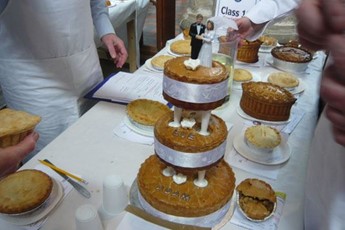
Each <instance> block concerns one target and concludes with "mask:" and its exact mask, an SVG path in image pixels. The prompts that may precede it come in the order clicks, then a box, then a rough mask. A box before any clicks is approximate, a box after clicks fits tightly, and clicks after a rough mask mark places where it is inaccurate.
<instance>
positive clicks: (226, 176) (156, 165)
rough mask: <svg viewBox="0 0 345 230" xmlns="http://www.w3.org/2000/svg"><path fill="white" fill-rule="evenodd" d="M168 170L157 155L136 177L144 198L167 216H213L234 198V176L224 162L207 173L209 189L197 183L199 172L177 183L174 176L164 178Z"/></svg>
mask: <svg viewBox="0 0 345 230" xmlns="http://www.w3.org/2000/svg"><path fill="white" fill-rule="evenodd" d="M165 168H166V165H165V164H164V163H163V162H162V161H160V160H159V158H158V157H157V156H156V155H151V156H150V157H149V158H147V159H146V160H145V162H144V163H143V164H142V165H141V167H140V170H139V173H138V176H137V178H138V187H139V191H140V193H141V195H142V196H143V197H144V199H145V200H146V201H147V202H148V203H149V204H150V205H151V206H153V207H154V208H155V209H158V210H160V211H162V212H164V213H167V214H171V215H175V216H183V217H196V216H204V215H207V214H210V213H213V212H215V211H217V210H219V209H220V208H221V207H223V206H224V205H225V204H226V203H227V202H228V201H229V200H230V199H231V197H232V194H233V191H234V189H235V175H234V173H233V171H232V169H231V167H230V166H229V165H228V164H227V163H226V162H225V161H224V160H221V161H220V162H219V163H217V165H215V166H214V167H211V168H209V169H207V170H206V177H205V178H206V180H207V181H208V185H207V186H206V187H197V186H196V185H195V184H194V182H193V181H194V180H195V179H196V178H197V172H193V173H191V174H186V175H187V181H186V183H183V184H176V183H175V182H174V181H173V178H172V177H166V176H164V175H162V171H163V169H165Z"/></svg>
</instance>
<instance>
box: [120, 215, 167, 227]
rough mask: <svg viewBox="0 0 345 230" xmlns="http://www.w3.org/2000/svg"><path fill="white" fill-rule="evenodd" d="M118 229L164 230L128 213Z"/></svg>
mask: <svg viewBox="0 0 345 230" xmlns="http://www.w3.org/2000/svg"><path fill="white" fill-rule="evenodd" d="M117 229H127V230H135V229H141V230H163V229H166V228H163V227H161V226H159V225H156V224H154V223H151V222H148V221H146V220H144V219H142V218H140V217H137V216H136V215H134V214H132V213H129V212H126V214H125V216H124V218H123V219H122V220H121V223H120V224H119V225H118V227H117Z"/></svg>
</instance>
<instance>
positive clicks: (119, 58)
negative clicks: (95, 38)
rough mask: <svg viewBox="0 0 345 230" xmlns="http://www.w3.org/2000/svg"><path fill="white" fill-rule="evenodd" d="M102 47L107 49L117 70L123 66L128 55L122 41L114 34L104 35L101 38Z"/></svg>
mask: <svg viewBox="0 0 345 230" xmlns="http://www.w3.org/2000/svg"><path fill="white" fill-rule="evenodd" d="M101 40H102V42H103V43H104V45H105V46H106V47H107V49H108V51H109V54H110V56H111V58H112V59H113V60H114V64H115V65H116V67H117V68H121V67H122V66H123V64H125V62H126V60H127V57H128V53H127V50H126V47H125V45H124V43H123V41H122V40H121V39H120V38H119V37H117V36H116V35H115V34H106V35H104V36H103V37H102V38H101Z"/></svg>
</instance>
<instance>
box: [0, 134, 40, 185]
mask: <svg viewBox="0 0 345 230" xmlns="http://www.w3.org/2000/svg"><path fill="white" fill-rule="evenodd" d="M38 137H39V135H38V133H36V132H32V133H31V134H29V135H28V136H27V137H26V138H24V140H22V141H21V142H20V143H19V144H17V145H15V146H10V147H7V148H0V178H1V177H3V176H5V175H7V174H10V173H12V172H15V171H16V170H17V169H18V165H19V164H20V162H21V161H22V160H23V159H24V158H25V157H26V156H27V155H28V154H29V153H30V152H31V151H32V150H34V149H35V145H36V142H37V140H38Z"/></svg>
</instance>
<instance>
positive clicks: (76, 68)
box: [0, 0, 114, 152]
mask: <svg viewBox="0 0 345 230" xmlns="http://www.w3.org/2000/svg"><path fill="white" fill-rule="evenodd" d="M98 2H101V3H102V4H103V5H100V4H98V5H97V4H93V5H91V6H92V11H91V6H90V0H73V1H71V0H59V1H56V0H44V1H41V0H20V1H8V4H7V6H6V7H5V9H4V10H3V12H2V13H1V15H0V37H1V42H0V50H1V52H0V85H1V87H2V90H3V94H4V98H5V100H6V103H7V106H8V107H10V108H13V109H17V110H24V111H27V112H30V113H33V114H37V115H39V116H41V117H42V121H41V122H40V123H39V125H38V126H37V131H38V133H39V134H40V138H39V140H38V142H37V145H36V151H35V152H38V151H39V150H40V149H42V148H43V147H44V146H45V145H46V144H48V143H49V142H50V141H52V140H53V139H54V138H55V137H56V136H57V135H59V134H60V133H61V132H62V131H64V130H65V129H66V128H67V127H68V126H69V125H71V124H72V123H73V122H75V121H76V120H77V119H78V117H79V107H78V106H79V105H80V103H79V99H80V97H81V96H82V95H83V94H84V93H85V92H87V91H88V90H89V89H90V88H92V87H93V86H94V85H95V84H97V83H98V82H100V81H101V80H102V71H101V68H100V64H99V59H98V55H97V51H96V48H95V45H94V40H93V20H92V17H93V18H94V19H95V18H98V20H94V22H95V26H96V30H97V32H98V33H99V34H100V35H101V36H103V35H104V34H106V33H108V32H109V33H111V32H114V31H113V29H112V27H111V24H110V22H109V19H108V23H109V24H106V23H107V22H105V26H104V25H103V27H102V26H100V25H97V24H101V22H102V21H104V19H105V18H106V17H107V14H104V10H103V11H101V10H100V9H101V8H102V7H105V5H104V2H102V1H98ZM91 16H92V17H91ZM109 25H110V27H111V29H109Z"/></svg>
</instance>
